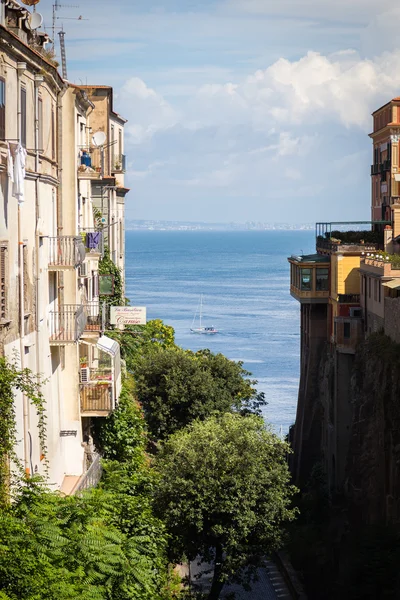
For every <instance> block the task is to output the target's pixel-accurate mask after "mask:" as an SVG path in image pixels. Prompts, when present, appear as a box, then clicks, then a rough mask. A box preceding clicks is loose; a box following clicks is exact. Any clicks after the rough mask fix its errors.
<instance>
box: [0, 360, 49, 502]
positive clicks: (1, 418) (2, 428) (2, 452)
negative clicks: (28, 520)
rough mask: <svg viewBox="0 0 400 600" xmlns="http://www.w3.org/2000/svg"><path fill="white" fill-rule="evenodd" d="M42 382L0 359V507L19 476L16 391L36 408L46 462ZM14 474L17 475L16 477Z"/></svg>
mask: <svg viewBox="0 0 400 600" xmlns="http://www.w3.org/2000/svg"><path fill="white" fill-rule="evenodd" d="M41 383H42V382H41V381H40V379H39V380H38V378H37V377H36V376H35V375H34V374H33V373H32V372H31V371H30V370H29V369H23V370H20V369H18V367H17V365H16V364H15V363H13V362H8V361H7V359H6V358H0V506H1V505H4V504H6V503H7V502H8V499H9V484H10V482H11V481H12V478H13V476H14V475H18V474H19V475H21V471H22V465H21V463H20V460H19V459H18V457H17V455H16V452H15V446H16V443H17V439H16V436H17V427H16V415H15V402H14V400H15V391H16V390H18V391H20V392H22V393H23V394H25V395H26V396H27V398H28V400H29V402H30V403H31V404H32V405H33V406H34V407H35V408H36V414H37V418H38V433H39V440H40V446H41V452H42V454H43V458H44V459H45V463H44V464H45V469H46V471H47V460H46V412H45V401H44V397H43V394H42V392H41ZM15 471H17V473H15Z"/></svg>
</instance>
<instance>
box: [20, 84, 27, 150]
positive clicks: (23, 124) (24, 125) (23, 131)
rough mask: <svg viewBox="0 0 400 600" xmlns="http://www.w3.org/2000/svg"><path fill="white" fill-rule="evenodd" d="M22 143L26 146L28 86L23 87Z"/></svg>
mask: <svg viewBox="0 0 400 600" xmlns="http://www.w3.org/2000/svg"><path fill="white" fill-rule="evenodd" d="M21 144H22V145H23V147H24V148H26V88H24V87H21Z"/></svg>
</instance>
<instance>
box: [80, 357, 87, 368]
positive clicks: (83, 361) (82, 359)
mask: <svg viewBox="0 0 400 600" xmlns="http://www.w3.org/2000/svg"><path fill="white" fill-rule="evenodd" d="M79 364H80V366H81V369H82V368H84V367H87V356H81V357H80V359H79Z"/></svg>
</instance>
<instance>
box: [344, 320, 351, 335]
mask: <svg viewBox="0 0 400 600" xmlns="http://www.w3.org/2000/svg"><path fill="white" fill-rule="evenodd" d="M343 337H344V338H345V339H346V340H348V339H350V323H346V321H345V322H344V323H343Z"/></svg>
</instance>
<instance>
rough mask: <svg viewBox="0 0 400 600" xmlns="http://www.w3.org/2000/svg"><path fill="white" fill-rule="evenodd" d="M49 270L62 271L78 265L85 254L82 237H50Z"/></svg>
mask: <svg viewBox="0 0 400 600" xmlns="http://www.w3.org/2000/svg"><path fill="white" fill-rule="evenodd" d="M48 239H49V271H64V270H69V269H76V268H77V267H79V266H80V265H81V264H82V263H83V261H84V260H85V256H86V249H85V246H84V244H83V241H82V238H81V237H80V236H75V235H64V236H58V237H50V238H48Z"/></svg>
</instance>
